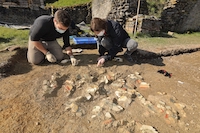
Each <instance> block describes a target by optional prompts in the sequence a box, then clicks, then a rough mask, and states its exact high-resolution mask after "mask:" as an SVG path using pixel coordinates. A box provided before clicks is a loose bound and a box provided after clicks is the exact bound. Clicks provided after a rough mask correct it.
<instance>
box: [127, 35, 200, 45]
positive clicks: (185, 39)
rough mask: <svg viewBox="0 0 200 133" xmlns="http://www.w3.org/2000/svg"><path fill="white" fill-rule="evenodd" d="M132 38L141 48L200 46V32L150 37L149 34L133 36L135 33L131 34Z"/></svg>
mask: <svg viewBox="0 0 200 133" xmlns="http://www.w3.org/2000/svg"><path fill="white" fill-rule="evenodd" d="M130 36H131V38H133V39H134V40H136V41H137V42H138V43H139V46H140V47H141V48H149V47H152V48H167V47H173V46H177V45H179V46H181V45H182V46H190V45H196V46H200V43H199V42H200V32H194V33H189V34H188V33H185V34H177V33H174V34H173V35H172V36H165V37H149V36H146V35H144V36H137V38H134V37H133V34H130Z"/></svg>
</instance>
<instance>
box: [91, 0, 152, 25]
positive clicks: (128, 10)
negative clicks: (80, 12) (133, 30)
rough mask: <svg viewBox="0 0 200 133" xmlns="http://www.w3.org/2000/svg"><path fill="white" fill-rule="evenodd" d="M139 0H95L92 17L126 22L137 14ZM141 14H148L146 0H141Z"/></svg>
mask: <svg viewBox="0 0 200 133" xmlns="http://www.w3.org/2000/svg"><path fill="white" fill-rule="evenodd" d="M137 6H138V0H93V2H92V17H100V18H107V19H113V20H116V21H118V22H120V23H121V24H122V25H124V24H125V22H126V20H127V19H128V18H130V17H133V16H135V15H136V14H137ZM140 14H148V8H147V2H146V0H141V4H140Z"/></svg>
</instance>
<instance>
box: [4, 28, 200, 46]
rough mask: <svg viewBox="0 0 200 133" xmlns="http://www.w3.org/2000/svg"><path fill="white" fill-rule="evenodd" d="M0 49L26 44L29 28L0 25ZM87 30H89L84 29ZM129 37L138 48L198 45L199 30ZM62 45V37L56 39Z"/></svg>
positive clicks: (199, 39) (199, 40) (199, 38)
mask: <svg viewBox="0 0 200 133" xmlns="http://www.w3.org/2000/svg"><path fill="white" fill-rule="evenodd" d="M0 31H1V32H0V49H3V48H5V47H8V46H11V45H18V46H20V47H27V46H28V33H29V30H17V29H11V28H6V27H0ZM86 32H89V31H86ZM129 35H130V36H131V38H133V39H134V40H136V41H137V42H138V43H139V47H140V48H144V49H145V48H163V47H164V48H165V47H166V48H167V47H171V46H175V45H183V46H184V45H187V46H190V45H198V46H200V43H199V42H200V32H193V33H185V34H177V33H174V34H173V35H172V36H170V37H169V36H167V37H149V36H148V35H140V36H137V38H134V37H133V34H132V33H129ZM58 41H59V42H60V44H61V45H63V42H62V39H58Z"/></svg>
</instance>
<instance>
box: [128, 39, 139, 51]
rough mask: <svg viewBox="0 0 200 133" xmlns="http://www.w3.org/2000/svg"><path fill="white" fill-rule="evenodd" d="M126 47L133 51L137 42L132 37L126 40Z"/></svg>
mask: <svg viewBox="0 0 200 133" xmlns="http://www.w3.org/2000/svg"><path fill="white" fill-rule="evenodd" d="M126 47H127V49H128V50H129V51H135V50H136V49H137V47H138V43H137V42H136V41H135V40H133V39H130V40H129V41H128V42H127V45H126Z"/></svg>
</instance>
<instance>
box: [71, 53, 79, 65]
mask: <svg viewBox="0 0 200 133" xmlns="http://www.w3.org/2000/svg"><path fill="white" fill-rule="evenodd" d="M70 60H71V63H72V66H76V65H78V60H77V59H76V58H74V56H73V55H71V56H70Z"/></svg>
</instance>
